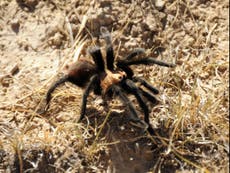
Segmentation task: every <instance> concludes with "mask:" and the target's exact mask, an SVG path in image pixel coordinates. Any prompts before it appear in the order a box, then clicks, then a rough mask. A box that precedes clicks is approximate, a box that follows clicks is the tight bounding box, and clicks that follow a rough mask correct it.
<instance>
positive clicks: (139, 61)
mask: <svg viewBox="0 0 230 173" xmlns="http://www.w3.org/2000/svg"><path fill="white" fill-rule="evenodd" d="M119 63H120V64H123V65H127V66H130V65H138V64H145V65H152V64H157V65H160V66H164V67H175V64H172V63H166V62H164V61H160V60H157V59H155V58H152V57H147V58H142V59H135V60H125V59H124V60H120V61H119V62H118V64H119Z"/></svg>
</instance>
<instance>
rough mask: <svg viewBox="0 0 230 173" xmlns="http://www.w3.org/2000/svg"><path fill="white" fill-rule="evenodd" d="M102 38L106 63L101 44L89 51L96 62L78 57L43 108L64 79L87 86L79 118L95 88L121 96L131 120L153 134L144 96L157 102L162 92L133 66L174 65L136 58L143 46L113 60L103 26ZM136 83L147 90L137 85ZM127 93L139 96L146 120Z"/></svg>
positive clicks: (96, 92)
mask: <svg viewBox="0 0 230 173" xmlns="http://www.w3.org/2000/svg"><path fill="white" fill-rule="evenodd" d="M101 38H102V39H104V40H105V41H106V58H105V60H106V63H105V62H104V59H103V57H102V53H101V50H100V48H99V47H97V46H95V47H92V48H90V49H89V50H88V52H89V54H90V55H91V56H92V58H93V61H94V63H93V62H91V61H89V60H87V59H79V60H78V61H77V62H76V63H75V64H72V65H71V66H70V67H69V70H68V72H67V74H66V75H64V76H63V77H62V78H61V79H59V80H58V81H56V82H55V83H54V84H53V85H52V86H51V88H50V89H49V90H48V92H47V94H46V109H44V111H46V110H47V109H48V105H49V102H50V100H51V94H52V92H53V91H54V90H55V88H56V87H58V86H59V85H60V84H62V83H64V82H71V83H73V84H75V85H77V86H79V87H82V88H85V90H84V94H83V98H82V105H81V113H80V118H79V121H81V120H82V119H83V118H84V116H85V111H86V104H87V97H88V96H89V93H90V92H91V91H92V90H93V92H94V93H95V94H96V95H101V96H102V97H103V98H104V96H106V95H107V96H109V97H112V96H114V95H115V96H118V97H119V98H120V100H121V101H122V102H123V104H125V105H126V106H127V107H128V108H129V111H130V120H131V121H134V122H138V123H141V124H144V125H147V130H148V132H149V133H150V134H151V135H153V134H154V130H153V129H152V127H151V125H150V122H149V109H148V106H147V105H146V103H145V101H144V99H147V100H148V101H150V102H152V103H153V104H156V102H157V100H156V98H155V97H154V94H158V93H159V91H158V90H157V89H156V88H155V87H153V86H152V85H151V84H149V83H148V82H147V81H145V80H144V79H142V78H139V77H135V76H134V73H133V70H132V69H131V68H130V66H131V65H138V64H145V65H152V64H157V65H160V66H165V67H174V66H175V65H174V64H170V63H165V62H162V61H159V60H156V59H155V58H152V57H145V58H141V59H138V58H135V57H137V55H139V54H143V53H144V49H140V48H139V49H135V50H134V51H132V52H131V53H130V54H129V55H128V56H126V57H125V58H123V59H120V60H117V61H115V62H114V51H113V47H112V40H111V34H110V32H109V31H108V30H107V29H106V28H104V27H102V28H101ZM137 82H138V83H140V85H141V86H143V87H144V88H145V89H143V88H141V87H140V86H137V85H136V83H137ZM127 94H133V95H134V96H135V98H136V99H137V101H138V104H139V105H140V107H141V108H142V110H143V112H144V122H143V121H142V120H141V119H140V118H139V117H138V114H137V111H136V110H135V107H134V105H133V103H132V102H131V101H130V100H129V98H128V97H127Z"/></svg>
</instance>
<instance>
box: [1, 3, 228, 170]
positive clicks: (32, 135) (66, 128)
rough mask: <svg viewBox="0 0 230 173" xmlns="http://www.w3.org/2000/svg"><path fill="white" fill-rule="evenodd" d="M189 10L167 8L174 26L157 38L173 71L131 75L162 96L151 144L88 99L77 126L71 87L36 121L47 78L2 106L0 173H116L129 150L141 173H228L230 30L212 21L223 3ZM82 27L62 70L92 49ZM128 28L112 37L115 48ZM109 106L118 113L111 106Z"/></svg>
mask: <svg viewBox="0 0 230 173" xmlns="http://www.w3.org/2000/svg"><path fill="white" fill-rule="evenodd" d="M58 2H59V1H58ZM191 4H193V3H189V2H187V3H186V2H185V1H182V0H176V1H174V2H173V3H172V4H170V5H169V6H167V10H168V13H169V14H170V15H172V16H173V20H171V21H169V22H168V25H167V26H166V28H165V30H164V31H162V32H161V33H159V34H158V36H157V39H158V40H161V43H162V45H163V46H164V47H165V48H166V51H165V52H163V54H162V57H159V58H162V59H164V60H166V61H170V62H172V61H174V62H175V63H176V64H177V66H176V68H174V69H168V68H162V67H157V66H154V67H144V66H143V67H138V68H136V69H137V70H136V72H137V73H139V75H142V76H144V77H145V78H147V79H148V80H149V81H150V82H152V83H153V84H154V85H155V86H157V87H158V88H159V89H160V91H161V93H160V95H159V99H160V100H161V103H160V104H159V105H157V106H155V107H153V108H152V110H151V123H152V124H153V126H154V127H155V129H156V133H157V135H156V136H154V137H150V136H149V135H143V133H141V132H140V129H139V128H135V126H133V125H132V124H130V123H127V122H126V120H125V118H124V116H122V115H125V114H127V112H126V111H125V112H121V113H119V112H118V113H116V111H115V112H114V111H111V112H105V110H104V109H103V107H102V106H101V105H100V100H98V99H97V98H96V97H95V96H92V97H91V98H89V104H88V112H87V117H88V118H86V119H85V120H84V121H83V122H82V123H77V120H78V115H79V110H80V100H81V95H82V94H81V93H82V91H81V90H80V89H79V88H76V87H75V86H73V85H71V84H66V85H65V86H63V87H61V88H59V89H58V90H57V91H56V92H55V93H54V94H53V99H52V101H51V107H50V109H49V111H48V112H47V113H46V114H45V115H43V116H41V115H38V114H37V113H36V111H37V110H38V109H39V108H40V106H41V104H42V100H43V98H44V95H45V92H46V90H47V86H49V84H50V83H51V82H52V81H53V80H54V79H55V76H51V77H50V78H49V79H48V80H47V81H46V82H45V83H44V84H43V85H42V86H40V87H38V88H32V87H31V86H28V85H29V84H28V83H26V82H25V83H24V84H23V85H24V86H28V88H29V89H31V90H30V91H29V89H28V92H27V93H26V94H25V93H21V95H20V98H19V99H17V100H13V101H12V100H8V101H5V102H2V104H1V106H0V113H1V118H0V170H1V171H3V170H4V171H8V172H11V171H12V172H14V171H18V172H23V170H27V171H28V172H35V171H36V170H39V171H40V172H106V171H108V172H113V171H114V170H119V168H118V167H116V166H117V165H116V164H118V163H120V164H121V167H122V164H124V163H123V162H126V163H127V165H129V164H131V165H132V164H134V163H136V162H132V161H131V160H125V158H123V157H125V156H124V154H127V155H128V156H130V155H129V152H130V148H128V147H127V146H130V145H131V146H132V147H133V146H134V147H136V148H135V152H134V154H133V153H132V154H133V155H137V157H141V158H142V157H143V158H144V159H146V160H148V159H149V158H150V161H149V162H148V163H150V165H148V166H146V168H145V169H147V170H146V172H147V171H150V172H170V171H173V172H186V171H187V172H205V173H208V172H229V156H228V154H229V49H228V42H229V37H227V36H226V35H227V34H228V30H229V26H226V21H225V20H226V19H225V20H224V22H225V23H222V20H223V19H222V18H217V17H216V16H218V14H219V13H220V14H219V15H222V13H221V9H223V8H224V7H225V6H226V5H225V4H226V3H217V7H216V8H217V9H218V10H219V11H218V12H217V11H216V13H215V12H214V13H212V12H211V9H212V8H211V6H210V7H207V11H202V10H200V9H199V8H194V7H193V6H192V5H191ZM227 9H228V8H227ZM199 10H200V11H199ZM198 12H200V14H199V15H198V14H197V13H198ZM207 16H209V17H207ZM86 19H87V17H85V18H83V21H81V22H82V25H81V27H80V28H81V29H80V30H79V33H78V34H77V37H76V39H75V40H73V38H74V37H73V36H71V35H72V29H71V26H70V25H68V26H69V29H68V31H67V32H68V33H69V34H70V38H72V39H70V40H72V41H70V44H71V45H72V47H71V49H68V53H67V56H65V58H64V59H62V60H61V62H60V65H59V68H60V69H62V68H63V67H64V65H65V63H66V62H70V61H71V60H72V59H74V61H75V60H76V59H78V57H79V56H80V55H81V54H85V49H86V48H87V46H88V45H89V44H90V43H91V42H93V43H92V44H94V40H90V39H86V37H83V35H82V31H83V30H85V24H86ZM215 19H216V20H215ZM213 20H214V21H215V22H213ZM67 23H68V20H67ZM126 27H127V25H125V26H123V27H121V29H120V31H115V32H114V34H115V35H114V38H116V39H115V40H114V42H116V41H117V39H118V35H120V34H121V33H122V31H123V30H125V28H126ZM116 34H117V35H116ZM89 37H91V36H89ZM74 41H75V43H74ZM226 42H227V45H226ZM73 43H74V44H73ZM120 46H121V47H122V44H121V45H116V48H119V47H120ZM116 50H117V49H116ZM118 53H119V52H118ZM117 56H118V57H119V56H122V55H121V54H120V55H117ZM166 57H168V58H166ZM141 72H142V73H141ZM20 83H23V81H21V82H20ZM2 88H3V87H2ZM111 106H112V107H113V110H118V109H124V108H123V107H122V106H121V105H120V104H119V103H117V102H116V101H114V102H113V103H111ZM123 129H125V130H123ZM149 144H150V146H151V149H150V150H148V145H149ZM146 148H147V149H146ZM123 150H124V151H123ZM145 151H146V153H145ZM125 152H127V153H125ZM138 152H140V153H139V154H138ZM114 153H116V154H117V155H116V157H117V158H115V159H114ZM149 153H150V154H149ZM153 155H154V156H153ZM119 159H120V160H119ZM122 159H123V160H122ZM128 159H131V158H128ZM135 159H136V158H135ZM135 159H134V160H135ZM111 160H112V161H114V162H115V163H113V162H112V161H111ZM119 161H120V162H119ZM140 163H142V162H141V161H140ZM143 163H144V162H143ZM136 170H140V169H138V168H136Z"/></svg>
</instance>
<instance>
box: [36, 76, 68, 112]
mask: <svg viewBox="0 0 230 173" xmlns="http://www.w3.org/2000/svg"><path fill="white" fill-rule="evenodd" d="M68 80H69V76H68V75H65V76H63V77H62V78H60V79H59V80H58V81H56V82H55V83H53V84H52V86H51V87H50V88H49V90H48V91H47V93H46V97H45V100H46V104H45V107H44V108H42V109H43V110H39V112H38V113H39V114H43V113H44V112H46V111H47V110H48V109H49V102H50V100H51V96H52V93H53V92H54V90H55V89H56V88H57V87H58V86H59V85H61V84H63V83H65V82H67V81H68Z"/></svg>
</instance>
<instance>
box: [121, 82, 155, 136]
mask: <svg viewBox="0 0 230 173" xmlns="http://www.w3.org/2000/svg"><path fill="white" fill-rule="evenodd" d="M124 84H125V87H124V88H128V90H129V92H131V93H132V94H133V95H134V96H135V97H136V99H137V101H138V104H139V106H140V107H141V108H142V110H143V111H144V120H145V122H146V123H147V124H148V128H147V130H148V132H149V133H150V134H151V135H154V134H155V133H154V130H153V128H152V126H151V124H150V122H149V109H148V106H147V105H146V104H145V102H144V100H143V98H142V95H141V93H140V91H139V88H138V87H137V86H136V85H135V83H134V82H133V81H132V80H130V79H127V80H125V83H124Z"/></svg>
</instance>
